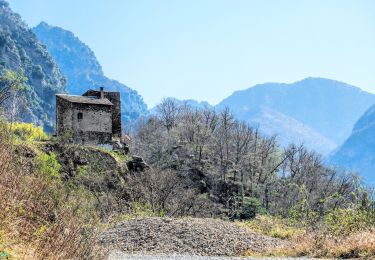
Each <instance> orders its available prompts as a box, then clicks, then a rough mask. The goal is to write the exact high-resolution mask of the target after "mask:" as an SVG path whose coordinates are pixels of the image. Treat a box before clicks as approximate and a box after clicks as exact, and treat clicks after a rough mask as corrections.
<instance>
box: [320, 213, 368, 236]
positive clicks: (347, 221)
mask: <svg viewBox="0 0 375 260" xmlns="http://www.w3.org/2000/svg"><path fill="white" fill-rule="evenodd" d="M323 224H324V228H325V229H326V232H328V233H329V234H332V235H345V234H351V233H355V232H359V231H363V230H367V229H369V228H370V227H372V226H373V225H374V219H373V216H372V214H370V213H369V212H368V211H364V210H361V209H357V208H356V207H353V208H346V209H335V210H332V211H330V212H329V213H327V214H326V215H325V216H324V219H323Z"/></svg>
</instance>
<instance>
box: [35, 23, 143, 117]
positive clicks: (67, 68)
mask: <svg viewBox="0 0 375 260" xmlns="http://www.w3.org/2000/svg"><path fill="white" fill-rule="evenodd" d="M33 31H34V33H35V34H36V35H37V36H38V38H39V40H40V41H41V42H42V43H43V44H44V45H46V46H47V49H48V51H49V52H50V54H51V55H52V57H53V58H54V59H55V60H56V62H57V64H58V65H59V67H60V69H61V71H62V73H63V75H64V76H65V77H66V79H67V86H66V89H67V92H68V93H69V94H73V95H81V94H83V93H85V92H86V91H87V90H88V89H98V88H99V87H100V86H104V87H105V88H106V90H109V91H119V92H120V93H121V111H122V121H123V123H129V122H132V121H134V120H136V119H137V118H138V117H139V116H141V115H147V114H148V110H147V105H146V104H145V103H144V101H143V98H142V97H141V96H140V95H139V94H138V93H137V91H135V90H133V89H131V88H129V87H127V86H126V85H124V84H122V83H120V82H118V81H116V80H112V79H109V78H107V77H106V76H105V75H104V73H103V70H102V67H101V65H100V64H99V62H98V60H97V59H96V57H95V53H94V52H93V51H92V50H91V49H90V48H89V46H87V45H86V44H84V43H83V42H81V41H80V40H79V38H78V37H76V36H75V35H74V34H73V33H72V32H70V31H67V30H64V29H62V28H59V27H56V26H50V25H48V24H47V23H45V22H41V23H40V24H39V25H38V26H36V27H35V28H33Z"/></svg>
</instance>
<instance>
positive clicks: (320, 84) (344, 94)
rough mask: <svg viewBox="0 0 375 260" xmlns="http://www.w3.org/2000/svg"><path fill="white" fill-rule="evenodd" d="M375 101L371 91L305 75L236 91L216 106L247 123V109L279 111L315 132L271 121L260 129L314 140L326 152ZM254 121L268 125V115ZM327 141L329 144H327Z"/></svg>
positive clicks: (347, 134)
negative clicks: (288, 81) (282, 81)
mask: <svg viewBox="0 0 375 260" xmlns="http://www.w3.org/2000/svg"><path fill="white" fill-rule="evenodd" d="M374 103H375V95H374V94H371V93H368V92H365V91H362V90H361V89H359V88H357V87H354V86H351V85H348V84H345V83H342V82H338V81H334V80H329V79H323V78H307V79H304V80H301V81H298V82H295V83H292V84H280V83H266V84H261V85H256V86H254V87H251V88H249V89H246V90H242V91H237V92H234V93H233V94H232V95H231V96H229V97H228V98H226V99H224V100H223V101H222V102H221V103H220V104H218V106H217V107H218V108H219V109H221V108H223V107H225V106H228V107H229V108H231V109H232V111H234V113H235V114H236V115H237V116H238V117H240V118H242V119H244V120H246V121H249V122H251V121H252V118H251V116H250V115H248V111H249V110H250V111H251V110H253V109H259V108H267V109H269V110H271V111H274V112H277V113H281V114H283V115H285V116H287V117H289V118H292V119H294V120H296V121H299V122H300V123H301V124H303V125H305V126H306V129H310V130H312V131H313V132H314V134H313V133H312V132H309V131H302V129H301V128H300V129H301V131H302V133H301V134H296V133H294V131H293V128H295V125H290V127H288V126H287V124H285V122H282V123H284V124H283V126H282V125H281V126H280V125H278V124H277V122H275V123H274V124H272V127H273V128H274V129H269V130H267V129H265V128H264V127H263V131H265V132H270V133H271V132H274V131H275V133H278V134H279V135H280V136H284V137H285V138H287V139H288V140H290V141H295V140H297V141H299V140H304V142H305V143H306V144H307V143H310V142H311V140H315V141H314V143H315V146H318V147H319V146H326V147H323V148H324V149H323V150H326V151H329V150H330V149H332V147H334V146H332V144H335V145H339V144H341V143H342V142H344V140H345V139H346V138H347V137H348V136H349V135H350V132H351V129H352V127H353V125H354V123H355V121H356V120H357V119H358V118H359V117H360V116H361V115H362V114H363V113H364V112H365V111H366V110H367V109H368V108H369V107H370V106H371V105H373V104H374ZM263 119H264V122H263ZM257 121H258V123H259V125H260V126H262V125H270V124H269V121H268V119H267V118H262V117H259V118H258V119H257ZM279 126H280V127H279ZM318 136H321V137H323V138H318ZM319 139H321V140H320V141H319ZM327 140H328V141H329V143H330V144H331V145H329V146H327V145H328V144H327ZM310 148H311V147H310ZM321 150H322V149H321Z"/></svg>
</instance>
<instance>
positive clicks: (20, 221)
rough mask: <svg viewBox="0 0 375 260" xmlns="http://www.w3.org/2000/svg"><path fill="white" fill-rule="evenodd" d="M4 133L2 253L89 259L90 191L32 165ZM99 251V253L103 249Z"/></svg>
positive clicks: (0, 151)
mask: <svg viewBox="0 0 375 260" xmlns="http://www.w3.org/2000/svg"><path fill="white" fill-rule="evenodd" d="M6 138H7V136H6V135H5V134H2V135H1V136H0V198H1V200H0V253H3V254H7V255H10V256H11V257H14V258H21V259H85V258H90V257H92V256H93V250H94V248H95V230H94V229H93V228H92V227H93V226H94V225H95V221H96V220H95V214H94V212H93V210H92V207H91V206H90V204H91V202H90V197H89V196H87V195H86V194H85V193H84V192H80V191H77V190H71V189H68V188H66V187H64V186H63V185H62V184H61V182H58V181H55V180H53V179H49V178H48V176H46V175H45V174H40V173H37V172H33V171H31V170H30V169H31V168H30V167H27V166H26V165H27V164H29V163H30V161H27V160H24V159H22V158H20V157H18V156H16V155H15V152H14V149H13V147H12V145H11V144H10V142H9V141H8V140H7V139H6ZM98 256H99V255H98Z"/></svg>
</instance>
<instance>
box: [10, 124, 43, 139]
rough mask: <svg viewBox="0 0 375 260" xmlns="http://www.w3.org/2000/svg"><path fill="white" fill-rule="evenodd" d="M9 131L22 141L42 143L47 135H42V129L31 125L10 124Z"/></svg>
mask: <svg viewBox="0 0 375 260" xmlns="http://www.w3.org/2000/svg"><path fill="white" fill-rule="evenodd" d="M9 129H10V131H11V132H12V133H13V134H14V135H15V136H17V137H18V138H20V139H21V140H23V141H28V142H32V141H43V140H47V139H48V135H47V134H46V133H44V131H43V129H42V127H40V126H38V127H37V126H35V125H33V124H31V123H20V122H16V123H10V124H9Z"/></svg>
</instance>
